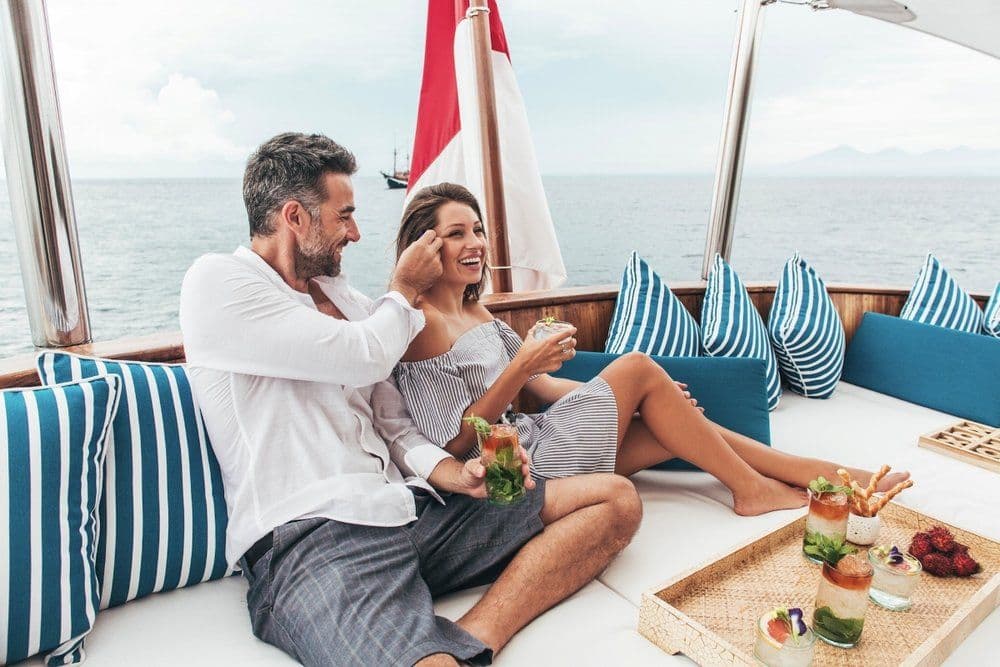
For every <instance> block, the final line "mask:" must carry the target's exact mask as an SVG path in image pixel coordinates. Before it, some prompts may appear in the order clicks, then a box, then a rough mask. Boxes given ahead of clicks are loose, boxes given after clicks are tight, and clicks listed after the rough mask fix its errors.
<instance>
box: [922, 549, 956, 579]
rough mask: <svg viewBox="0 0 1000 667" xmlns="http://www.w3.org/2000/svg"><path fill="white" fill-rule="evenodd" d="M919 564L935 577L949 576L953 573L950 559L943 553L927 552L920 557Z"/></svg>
mask: <svg viewBox="0 0 1000 667" xmlns="http://www.w3.org/2000/svg"><path fill="white" fill-rule="evenodd" d="M920 564H921V565H923V566H924V569H925V570H927V572H929V573H930V574H933V575H934V576H936V577H950V576H951V575H952V573H953V568H952V565H951V559H950V558H948V557H947V556H945V555H944V554H939V553H929V554H927V555H926V556H924V557H923V558H921V559H920Z"/></svg>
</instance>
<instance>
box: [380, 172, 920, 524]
mask: <svg viewBox="0 0 1000 667" xmlns="http://www.w3.org/2000/svg"><path fill="white" fill-rule="evenodd" d="M428 229H433V230H434V232H435V233H436V234H437V236H438V237H439V238H441V239H442V241H443V245H442V247H441V260H442V265H443V268H444V272H443V273H442V275H441V278H440V279H438V281H437V283H435V284H434V286H433V287H432V288H431V289H429V290H428V291H427V292H425V293H424V294H423V296H422V297H421V303H420V307H421V309H422V310H423V312H424V315H425V316H426V320H427V325H426V326H425V328H424V329H423V331H421V332H420V334H419V335H418V336H417V337H416V338H415V339H414V340H413V342H412V343H411V345H410V348H409V350H407V353H406V355H405V356H404V357H403V360H402V361H401V362H400V364H399V365H398V366H397V368H396V379H397V382H398V383H399V388H400V391H401V392H402V393H403V396H404V397H405V399H406V403H407V406H408V408H409V410H410V414H411V415H412V417H413V419H414V421H415V423H416V424H417V425H418V426H419V427H420V428H421V430H422V431H423V432H424V434H425V435H426V436H427V437H428V438H429V439H430V440H432V441H434V442H437V443H439V444H441V445H443V446H444V448H445V449H446V450H447V451H448V452H449V453H451V454H452V455H454V456H456V457H458V458H467V457H470V456H476V455H478V445H477V441H476V435H475V432H474V431H473V429H472V428H471V426H469V425H468V424H466V423H464V422H463V421H462V418H463V417H468V416H470V415H473V414H475V415H478V416H480V417H483V418H485V419H486V420H487V421H490V422H495V421H497V420H498V419H499V418H500V416H501V415H502V414H503V413H504V412H506V411H507V410H508V409H509V408H510V404H511V401H513V400H514V398H515V397H516V396H517V395H518V393H519V392H521V391H522V390H524V391H526V392H527V393H528V394H529V395H531V396H532V397H534V398H535V399H537V400H538V401H539V402H541V403H542V404H551V407H550V408H549V409H548V410H546V411H545V412H544V413H541V414H533V415H518V418H517V428H518V432H519V436H520V441H521V444H522V445H523V446H524V448H525V449H526V450H528V451H529V452H530V453H531V457H532V469H533V474H535V475H536V476H538V477H543V478H555V477H565V476H569V475H574V474H582V473H591V472H612V471H613V472H616V473H618V474H620V475H626V476H627V475H631V474H633V473H635V472H638V471H640V470H643V469H645V468H648V467H649V466H651V465H654V464H656V463H660V462H662V461H665V460H667V459H670V458H673V457H675V456H676V457H680V458H682V459H684V460H686V461H689V462H691V463H693V464H695V465H697V466H698V467H700V468H702V469H703V470H705V471H707V472H709V473H711V474H712V475H714V476H715V477H717V478H718V479H719V480H720V481H721V482H722V483H723V484H725V485H726V487H728V488H729V490H730V492H731V493H732V495H733V508H734V510H735V511H736V513H737V514H741V515H748V516H749V515H755V514H762V513H765V512H770V511H772V510H777V509H787V508H795V507H802V506H803V505H804V504H805V501H806V497H805V492H804V491H803V487H805V486H806V485H807V484H808V483H809V481H810V480H812V479H815V478H816V477H818V476H820V475H823V476H825V477H827V478H829V479H836V478H837V477H836V470H837V468H838V467H839V466H837V465H836V464H833V463H830V462H827V461H821V460H819V459H810V458H802V457H798V456H793V455H791V454H787V453H784V452H780V451H778V450H775V449H772V448H770V447H767V446H765V445H762V444H761V443H759V442H756V441H754V440H751V439H750V438H747V437H745V436H742V435H740V434H738V433H735V432H733V431H730V430H728V429H725V428H723V427H721V426H719V425H718V424H715V423H713V422H711V421H710V420H708V419H707V418H706V417H705V416H704V415H703V414H702V412H701V410H700V409H698V408H697V407H696V406H697V402H696V401H695V400H694V399H692V398H690V394H689V393H687V392H686V391H684V389H685V387H684V385H678V384H677V383H675V382H673V381H672V380H671V379H670V377H669V376H668V375H667V373H666V372H665V371H664V370H663V369H662V368H660V366H658V365H657V364H656V363H655V362H653V361H652V360H651V359H650V358H649V357H648V356H645V355H643V354H639V353H631V354H626V355H624V356H622V357H620V358H618V359H617V360H615V361H614V362H613V363H611V364H610V365H609V366H608V367H607V368H605V369H604V370H603V371H601V373H600V375H598V376H597V377H596V378H594V379H593V380H591V381H590V382H586V383H582V384H581V383H579V382H574V381H572V380H566V379H560V378H554V377H551V376H550V375H548V373H549V372H552V371H555V370H557V369H558V368H559V367H560V366H561V365H562V364H563V362H565V361H566V360H568V359H571V358H572V357H573V355H574V354H575V349H574V348H575V346H576V340H575V338H572V334H573V333H575V332H576V329H572V331H571V332H570V333H568V334H567V336H569V337H568V338H566V337H560V336H555V337H550V338H548V339H545V340H535V339H534V337H533V336H532V335H531V332H529V334H528V336H527V339H526V340H525V341H524V342H523V343H522V341H521V339H520V338H519V337H518V335H517V334H516V333H514V331H513V330H511V329H510V327H508V326H507V325H506V324H504V323H503V322H501V321H500V320H497V319H494V318H493V316H492V315H491V314H490V312H489V311H487V310H486V308H485V307H483V306H482V305H481V304H480V303H479V295H480V292H481V290H482V287H483V281H484V279H485V268H486V260H487V247H486V236H485V233H484V229H483V223H482V215H481V214H480V210H479V204H478V203H477V202H476V199H475V197H473V196H472V193H470V192H469V191H468V190H467V189H466V188H464V187H462V186H460V185H454V184H450V183H443V184H440V185H435V186H432V187H429V188H424V189H423V190H421V191H420V192H418V193H417V194H416V195H415V196H414V197H413V199H412V200H411V201H410V203H409V205H408V206H407V207H406V211H405V212H404V213H403V220H402V223H401V225H400V229H399V234H398V236H397V238H396V255H397V257H398V256H399V255H400V254H401V253H402V252H403V250H405V249H406V248H407V246H409V245H410V244H411V243H413V242H414V241H415V240H417V239H418V238H420V236H421V235H422V234H423V233H424V232H425V231H426V230H428ZM849 470H850V472H851V474H852V475H853V476H854V477H855V478H856V479H868V477H869V476H870V475H871V473H869V472H866V471H862V470H856V469H849ZM907 476H908V474H906V473H898V474H895V475H889V476H888V477H886V478H885V479H883V480H882V481H881V483H880V485H879V488H880V489H882V490H884V489H887V488H889V487H890V486H892V485H893V484H895V483H896V482H898V481H901V480H902V479H905V477H907Z"/></svg>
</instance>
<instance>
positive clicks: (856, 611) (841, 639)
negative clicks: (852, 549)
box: [813, 554, 874, 648]
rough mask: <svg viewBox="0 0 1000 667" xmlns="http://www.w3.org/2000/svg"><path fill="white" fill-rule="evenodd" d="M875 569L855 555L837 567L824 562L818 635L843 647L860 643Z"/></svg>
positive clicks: (818, 601) (816, 621)
mask: <svg viewBox="0 0 1000 667" xmlns="http://www.w3.org/2000/svg"><path fill="white" fill-rule="evenodd" d="M873 572H874V569H873V568H872V566H871V564H870V563H869V562H868V560H867V559H866V558H863V557H861V556H858V555H856V554H852V555H850V556H844V557H843V558H841V559H840V562H839V563H838V564H837V567H832V566H831V565H830V564H829V563H823V572H822V576H821V577H820V580H819V590H817V591H816V609H815V611H814V612H813V632H815V633H816V636H818V637H819V638H820V639H822V640H823V641H825V642H826V643H827V644H832V645H834V646H839V647H840V648H851V647H853V646H855V645H856V644H857V643H858V640H859V639H860V638H861V630H862V629H863V628H864V624H865V610H867V608H868V588H869V586H871V583H872V574H873Z"/></svg>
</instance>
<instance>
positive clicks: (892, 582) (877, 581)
mask: <svg viewBox="0 0 1000 667" xmlns="http://www.w3.org/2000/svg"><path fill="white" fill-rule="evenodd" d="M868 562H869V563H871V565H872V568H874V570H875V575H874V577H873V578H872V586H871V590H869V591H868V597H870V598H871V600H872V602H874V603H875V604H877V605H878V606H880V607H884V608H886V609H889V610H891V611H906V610H907V609H909V608H910V607H912V606H913V602H912V600H911V596H912V595H913V589H915V588H916V587H917V583H918V582H919V581H920V573H921V571H923V567H922V566H921V565H920V561H919V560H917V559H916V558H915V557H913V556H911V555H910V554H908V553H903V552H902V551H900V550H899V549H898V548H897V547H895V546H892V547H886V546H877V547H872V548H871V549H869V550H868Z"/></svg>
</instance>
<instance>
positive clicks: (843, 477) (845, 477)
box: [837, 468, 851, 486]
mask: <svg viewBox="0 0 1000 667" xmlns="http://www.w3.org/2000/svg"><path fill="white" fill-rule="evenodd" d="M837 476H838V477H840V481H842V482H843V483H844V486H850V485H851V473H849V472H847V471H846V470H844V469H843V468H838V469H837Z"/></svg>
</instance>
